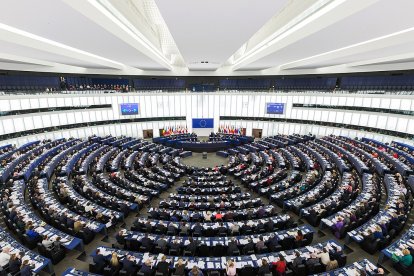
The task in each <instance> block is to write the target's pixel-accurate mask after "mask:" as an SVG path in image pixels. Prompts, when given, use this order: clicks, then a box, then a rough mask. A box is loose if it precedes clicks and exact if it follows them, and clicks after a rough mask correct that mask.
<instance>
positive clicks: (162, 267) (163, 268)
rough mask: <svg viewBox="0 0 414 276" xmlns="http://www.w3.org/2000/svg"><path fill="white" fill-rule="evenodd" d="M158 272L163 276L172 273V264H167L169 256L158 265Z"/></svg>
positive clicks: (164, 257)
mask: <svg viewBox="0 0 414 276" xmlns="http://www.w3.org/2000/svg"><path fill="white" fill-rule="evenodd" d="M157 272H160V273H162V274H163V276H168V275H169V273H170V263H169V262H167V256H165V255H163V256H162V258H161V262H159V263H158V264H157Z"/></svg>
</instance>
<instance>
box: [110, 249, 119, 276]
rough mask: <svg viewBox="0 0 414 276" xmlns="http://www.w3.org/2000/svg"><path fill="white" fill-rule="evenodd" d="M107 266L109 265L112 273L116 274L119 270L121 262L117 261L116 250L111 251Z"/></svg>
mask: <svg viewBox="0 0 414 276" xmlns="http://www.w3.org/2000/svg"><path fill="white" fill-rule="evenodd" d="M109 266H110V267H111V272H112V273H113V274H116V273H117V272H118V271H119V270H120V268H121V264H120V263H119V259H118V254H116V252H112V256H111V260H110V261H109Z"/></svg>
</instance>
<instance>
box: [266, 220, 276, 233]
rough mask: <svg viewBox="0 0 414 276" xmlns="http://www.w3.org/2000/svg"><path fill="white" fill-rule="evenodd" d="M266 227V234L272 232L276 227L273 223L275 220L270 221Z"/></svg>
mask: <svg viewBox="0 0 414 276" xmlns="http://www.w3.org/2000/svg"><path fill="white" fill-rule="evenodd" d="M264 227H265V230H266V232H272V231H273V229H274V227H275V223H274V222H273V220H271V219H268V220H267V221H266V223H265V225H264Z"/></svg>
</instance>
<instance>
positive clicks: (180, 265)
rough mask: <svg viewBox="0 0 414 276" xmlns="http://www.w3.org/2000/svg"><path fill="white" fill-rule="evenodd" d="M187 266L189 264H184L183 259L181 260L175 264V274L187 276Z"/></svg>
mask: <svg viewBox="0 0 414 276" xmlns="http://www.w3.org/2000/svg"><path fill="white" fill-rule="evenodd" d="M186 266H187V262H184V261H183V259H181V258H179V259H178V261H177V263H176V264H175V271H174V274H175V275H178V276H185V267H186Z"/></svg>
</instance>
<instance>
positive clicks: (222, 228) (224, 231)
mask: <svg viewBox="0 0 414 276" xmlns="http://www.w3.org/2000/svg"><path fill="white" fill-rule="evenodd" d="M217 231H218V234H219V235H220V234H222V235H224V234H227V228H226V227H224V224H223V223H222V222H220V226H219V227H218V229H217Z"/></svg>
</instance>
